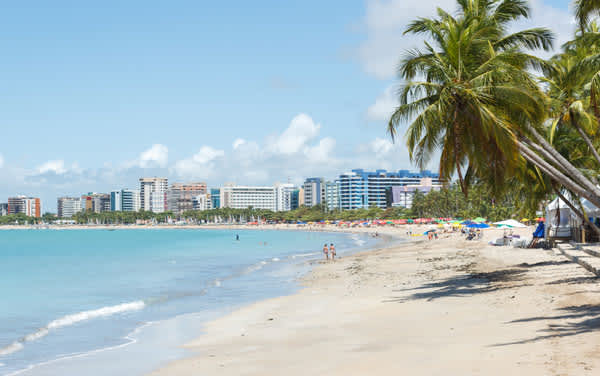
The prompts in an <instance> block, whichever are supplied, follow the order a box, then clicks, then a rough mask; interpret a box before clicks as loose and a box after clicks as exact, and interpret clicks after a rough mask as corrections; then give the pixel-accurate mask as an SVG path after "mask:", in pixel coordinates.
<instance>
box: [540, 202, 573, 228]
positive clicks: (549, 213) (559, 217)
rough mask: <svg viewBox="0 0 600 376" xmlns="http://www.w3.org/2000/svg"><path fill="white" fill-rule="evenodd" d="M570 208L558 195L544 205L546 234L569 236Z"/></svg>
mask: <svg viewBox="0 0 600 376" xmlns="http://www.w3.org/2000/svg"><path fill="white" fill-rule="evenodd" d="M571 214H572V213H571V208H570V207H569V205H567V204H566V203H565V202H564V201H563V200H561V199H560V198H559V197H557V198H555V199H554V200H553V201H552V202H551V203H549V204H548V206H546V236H553V237H559V238H563V237H570V236H571V225H570V224H569V221H570V219H571Z"/></svg>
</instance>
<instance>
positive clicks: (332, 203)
mask: <svg viewBox="0 0 600 376" xmlns="http://www.w3.org/2000/svg"><path fill="white" fill-rule="evenodd" d="M325 205H326V206H327V210H339V209H340V208H341V206H340V182H339V181H337V180H336V181H328V182H326V183H325Z"/></svg>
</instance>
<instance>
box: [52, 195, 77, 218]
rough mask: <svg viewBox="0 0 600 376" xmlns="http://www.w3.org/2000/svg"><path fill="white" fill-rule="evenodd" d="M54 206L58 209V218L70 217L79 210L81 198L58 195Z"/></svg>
mask: <svg viewBox="0 0 600 376" xmlns="http://www.w3.org/2000/svg"><path fill="white" fill-rule="evenodd" d="M56 207H57V209H58V217H59V218H71V217H72V216H73V215H75V214H76V213H79V212H80V211H81V198H79V197H59V198H58V200H57V205H56Z"/></svg>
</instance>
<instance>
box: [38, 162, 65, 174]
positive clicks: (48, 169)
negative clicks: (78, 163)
mask: <svg viewBox="0 0 600 376" xmlns="http://www.w3.org/2000/svg"><path fill="white" fill-rule="evenodd" d="M36 172H37V174H46V173H54V174H57V175H61V174H64V173H65V172H67V169H66V168H65V161H63V160H53V161H48V162H45V163H44V164H42V165H40V166H38V167H37V168H36Z"/></svg>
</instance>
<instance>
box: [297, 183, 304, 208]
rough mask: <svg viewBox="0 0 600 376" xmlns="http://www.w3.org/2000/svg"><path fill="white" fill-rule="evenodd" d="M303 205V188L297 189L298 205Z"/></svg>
mask: <svg viewBox="0 0 600 376" xmlns="http://www.w3.org/2000/svg"><path fill="white" fill-rule="evenodd" d="M301 206H304V188H303V187H300V189H298V207H301Z"/></svg>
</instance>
